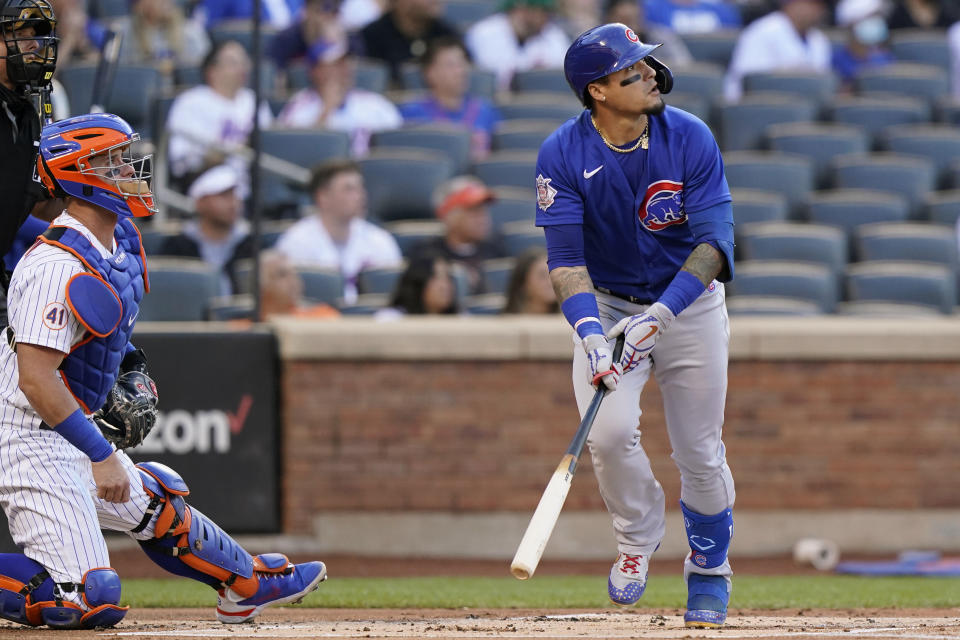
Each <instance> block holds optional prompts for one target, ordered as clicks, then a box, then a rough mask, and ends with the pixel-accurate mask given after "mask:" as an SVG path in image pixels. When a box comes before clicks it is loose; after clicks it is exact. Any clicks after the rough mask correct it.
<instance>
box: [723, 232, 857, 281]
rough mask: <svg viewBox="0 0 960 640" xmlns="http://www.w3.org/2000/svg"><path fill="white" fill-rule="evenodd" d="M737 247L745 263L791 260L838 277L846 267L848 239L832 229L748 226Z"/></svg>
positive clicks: (842, 233)
mask: <svg viewBox="0 0 960 640" xmlns="http://www.w3.org/2000/svg"><path fill="white" fill-rule="evenodd" d="M737 246H738V247H739V249H740V252H741V256H742V257H743V259H744V260H791V261H795V262H812V263H814V264H821V265H824V266H826V267H829V268H830V270H831V271H832V272H833V273H834V274H836V275H837V276H839V274H840V273H841V272H842V270H843V268H844V267H845V266H846V265H847V256H848V254H847V235H846V233H844V232H843V231H842V230H841V229H838V228H836V227H832V226H826V225H819V224H810V223H802V222H765V223H756V224H752V225H748V228H747V229H745V230H744V231H742V232H741V233H740V234H739V239H738V241H737Z"/></svg>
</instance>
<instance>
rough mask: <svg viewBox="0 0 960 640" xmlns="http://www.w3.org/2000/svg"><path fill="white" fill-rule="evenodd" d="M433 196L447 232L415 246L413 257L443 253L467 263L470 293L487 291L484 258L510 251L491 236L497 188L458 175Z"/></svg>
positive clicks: (456, 261)
mask: <svg viewBox="0 0 960 640" xmlns="http://www.w3.org/2000/svg"><path fill="white" fill-rule="evenodd" d="M433 200H434V212H435V214H436V216H437V218H438V219H439V220H442V221H443V227H444V234H443V236H441V237H438V238H434V239H431V240H427V241H425V242H423V243H421V244H419V245H416V246H415V247H413V248H412V249H411V250H410V254H409V255H410V258H411V259H413V258H416V257H423V256H426V255H439V256H443V257H444V258H446V259H447V260H450V261H451V262H453V263H455V264H459V265H462V266H463V268H464V270H465V272H466V276H467V292H466V294H467V295H475V294H479V293H487V284H486V282H485V281H484V278H483V261H484V260H489V259H491V258H503V257H505V256H506V255H507V253H506V251H505V250H504V249H503V247H502V246H501V245H500V243H498V242H494V241H492V240H491V231H492V228H493V223H492V222H491V220H490V210H489V208H488V206H487V205H488V204H489V203H490V202H492V201H493V200H494V194H493V192H492V191H491V190H490V189H488V188H487V186H486V185H485V184H484V183H483V182H481V181H480V180H479V179H478V178H476V177H474V176H457V177H456V178H452V179H450V180H448V181H446V182H444V183H443V184H441V185H440V186H439V187H437V190H436V193H435V194H434V198H433Z"/></svg>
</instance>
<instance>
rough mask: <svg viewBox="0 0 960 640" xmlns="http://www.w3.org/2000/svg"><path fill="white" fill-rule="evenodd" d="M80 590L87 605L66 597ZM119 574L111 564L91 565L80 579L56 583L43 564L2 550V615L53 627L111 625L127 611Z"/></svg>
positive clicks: (0, 588) (35, 625)
mask: <svg viewBox="0 0 960 640" xmlns="http://www.w3.org/2000/svg"><path fill="white" fill-rule="evenodd" d="M73 591H78V592H79V594H80V596H81V599H82V600H83V604H84V605H85V606H86V607H87V608H86V609H84V608H83V607H81V606H80V605H78V604H76V603H74V602H70V601H68V600H65V599H64V596H63V594H64V593H71V592H73ZM119 602H120V577H119V576H118V575H117V572H116V571H114V570H113V569H110V568H108V567H105V568H98V569H90V570H89V571H87V572H86V573H85V574H84V576H83V579H82V580H81V581H80V582H79V583H73V582H71V583H60V584H57V583H55V582H54V581H53V579H52V578H51V577H50V574H49V573H47V571H46V569H44V568H43V566H42V565H41V564H40V563H39V562H37V561H35V560H31V559H30V558H28V557H26V556H25V555H22V554H19V553H3V554H0V617H2V618H5V619H7V620H12V621H13V622H19V623H20V624H26V625H30V626H31V627H38V626H40V625H47V626H49V627H52V628H54V629H93V628H94V627H112V626H113V625H115V624H117V623H118V622H120V620H122V619H123V616H125V615H126V614H127V609H128V608H129V607H120V606H118V605H117V603H119Z"/></svg>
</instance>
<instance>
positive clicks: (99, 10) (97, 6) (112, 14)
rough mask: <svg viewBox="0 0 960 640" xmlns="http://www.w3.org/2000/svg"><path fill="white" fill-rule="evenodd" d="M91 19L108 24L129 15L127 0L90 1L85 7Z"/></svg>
mask: <svg viewBox="0 0 960 640" xmlns="http://www.w3.org/2000/svg"><path fill="white" fill-rule="evenodd" d="M87 10H88V11H89V12H90V17H91V18H96V19H97V20H102V21H105V22H110V21H111V20H115V19H117V18H126V17H128V16H129V15H130V1H129V0H90V3H89V4H88V5H87Z"/></svg>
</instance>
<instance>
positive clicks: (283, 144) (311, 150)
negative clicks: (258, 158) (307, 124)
mask: <svg viewBox="0 0 960 640" xmlns="http://www.w3.org/2000/svg"><path fill="white" fill-rule="evenodd" d="M260 148H261V149H262V150H263V152H264V153H269V154H270V155H272V156H276V157H278V158H281V159H283V160H286V161H287V162H292V163H293V164H295V165H298V166H300V167H302V168H304V169H312V168H313V167H315V166H316V165H318V164H321V163H323V162H327V161H330V160H337V159H347V158H349V157H350V135H349V134H348V133H347V132H346V131H331V130H329V129H264V130H263V131H261V132H260Z"/></svg>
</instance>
